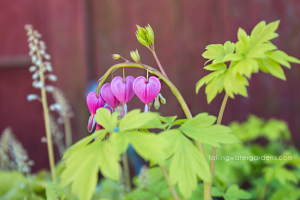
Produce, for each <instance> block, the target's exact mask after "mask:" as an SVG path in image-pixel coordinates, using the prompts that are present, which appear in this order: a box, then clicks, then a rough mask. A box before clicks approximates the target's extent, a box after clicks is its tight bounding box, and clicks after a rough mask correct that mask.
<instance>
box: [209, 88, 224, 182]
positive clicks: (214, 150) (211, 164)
mask: <svg viewBox="0 0 300 200" xmlns="http://www.w3.org/2000/svg"><path fill="white" fill-rule="evenodd" d="M227 100H228V95H227V94H225V96H224V99H223V102H222V105H221V108H220V111H219V116H218V119H217V124H221V121H222V117H223V114H224V110H225V106H226V103H227ZM216 152H217V149H216V148H215V147H213V148H212V152H211V157H213V156H214V158H216ZM215 161H216V159H211V162H210V173H211V178H212V182H213V180H214V178H215Z"/></svg>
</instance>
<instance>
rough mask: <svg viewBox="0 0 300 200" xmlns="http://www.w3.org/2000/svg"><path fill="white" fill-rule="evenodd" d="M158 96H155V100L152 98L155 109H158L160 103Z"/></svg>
mask: <svg viewBox="0 0 300 200" xmlns="http://www.w3.org/2000/svg"><path fill="white" fill-rule="evenodd" d="M158 98H159V97H158V96H157V97H156V98H155V100H154V107H155V109H156V110H158V109H159V107H160V103H159V100H158Z"/></svg>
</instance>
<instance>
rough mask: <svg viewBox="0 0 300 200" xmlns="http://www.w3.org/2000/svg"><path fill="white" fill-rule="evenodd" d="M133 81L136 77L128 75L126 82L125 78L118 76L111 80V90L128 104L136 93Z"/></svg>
mask: <svg viewBox="0 0 300 200" xmlns="http://www.w3.org/2000/svg"><path fill="white" fill-rule="evenodd" d="M133 81H134V77H132V76H127V77H126V78H125V83H124V82H123V78H122V77H121V76H116V77H115V78H114V79H113V80H112V82H111V91H112V93H113V94H114V95H115V97H116V98H117V99H118V100H119V101H120V102H122V103H123V104H126V103H127V102H128V101H130V99H131V98H132V97H133V95H134V91H133V87H132V85H133Z"/></svg>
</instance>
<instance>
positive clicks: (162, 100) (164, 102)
mask: <svg viewBox="0 0 300 200" xmlns="http://www.w3.org/2000/svg"><path fill="white" fill-rule="evenodd" d="M158 96H159V98H160V102H161V103H162V104H166V103H167V100H166V99H165V98H164V97H163V96H162V95H161V93H159V95H158Z"/></svg>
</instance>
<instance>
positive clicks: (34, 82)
mask: <svg viewBox="0 0 300 200" xmlns="http://www.w3.org/2000/svg"><path fill="white" fill-rule="evenodd" d="M32 86H33V87H34V88H39V89H41V88H42V87H43V86H44V82H42V81H33V82H32Z"/></svg>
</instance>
